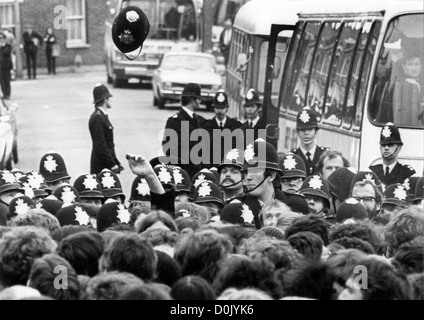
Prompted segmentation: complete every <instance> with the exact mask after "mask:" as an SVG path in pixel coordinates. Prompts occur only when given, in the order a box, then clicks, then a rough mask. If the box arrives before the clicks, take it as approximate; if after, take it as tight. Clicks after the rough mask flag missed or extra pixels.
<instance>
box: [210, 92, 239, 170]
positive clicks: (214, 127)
mask: <svg viewBox="0 0 424 320" xmlns="http://www.w3.org/2000/svg"><path fill="white" fill-rule="evenodd" d="M212 105H213V107H214V111H215V116H214V117H213V118H212V119H210V120H208V121H207V122H206V123H205V125H204V126H203V129H205V130H207V131H208V134H209V137H210V148H209V150H210V152H209V156H210V159H211V161H210V164H211V166H213V167H217V166H218V165H219V164H220V163H221V160H222V158H223V157H224V155H225V154H226V152H228V151H229V150H230V149H231V148H232V147H236V144H237V141H234V140H235V139H236V138H234V139H233V138H232V133H233V131H234V130H235V129H237V128H239V127H240V126H241V123H240V121H238V120H236V119H233V118H230V117H228V116H227V112H228V106H229V105H228V97H227V94H226V93H225V92H224V90H220V91H218V92H217V93H216V94H215V97H214V100H213V102H212ZM225 129H228V130H229V131H228V130H226V131H223V130H225ZM240 133H241V130H240ZM228 137H230V138H231V141H227V143H231V146H230V147H227V148H225V143H226V140H228ZM240 138H241V139H242V135H241V134H240ZM219 140H220V141H219ZM240 143H241V142H240ZM219 146H221V148H219ZM218 152H220V153H219V154H218Z"/></svg>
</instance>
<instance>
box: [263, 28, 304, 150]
mask: <svg viewBox="0 0 424 320" xmlns="http://www.w3.org/2000/svg"><path fill="white" fill-rule="evenodd" d="M294 30H295V26H293V25H287V24H273V25H272V26H271V34H270V37H269V44H268V56H267V64H266V65H267V70H266V73H265V87H264V98H263V107H262V117H264V118H265V119H266V122H267V141H268V142H270V143H271V144H272V145H274V147H275V148H277V142H278V138H279V136H280V130H279V126H278V124H279V114H280V110H279V106H278V98H279V97H278V96H275V95H273V92H275V91H277V92H278V89H277V90H275V88H279V87H280V84H281V83H278V81H276V80H280V81H281V80H282V79H283V78H284V77H285V74H284V73H283V70H285V68H284V66H285V65H286V59H281V58H280V57H279V55H278V50H279V44H280V45H281V42H280V41H279V39H291V36H292V34H293V31H294ZM292 40H293V39H292ZM285 46H286V48H287V46H289V43H288V41H287V42H286V44H285ZM288 55H290V52H288ZM284 58H285V56H284ZM296 139H297V136H296Z"/></svg>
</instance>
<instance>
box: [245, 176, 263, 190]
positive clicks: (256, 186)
mask: <svg viewBox="0 0 424 320" xmlns="http://www.w3.org/2000/svg"><path fill="white" fill-rule="evenodd" d="M266 178H268V177H264V178H263V179H262V181H261V182H260V183H259V184H258V185H257V186H256V187H254V188H253V189H247V188H246V190H245V192H244V193H250V192H252V191H255V190H256V189H258V188H259V187H260V186H261V185H262V184H263V183H264V182H265V180H266Z"/></svg>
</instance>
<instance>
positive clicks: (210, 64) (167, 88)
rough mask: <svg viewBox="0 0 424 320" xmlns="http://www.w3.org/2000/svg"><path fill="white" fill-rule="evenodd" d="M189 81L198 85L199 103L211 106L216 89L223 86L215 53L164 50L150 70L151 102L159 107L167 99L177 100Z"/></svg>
mask: <svg viewBox="0 0 424 320" xmlns="http://www.w3.org/2000/svg"><path fill="white" fill-rule="evenodd" d="M189 82H194V83H197V84H199V85H200V87H201V89H202V91H201V92H202V98H201V100H202V103H203V104H205V105H206V107H207V109H211V104H212V101H213V98H214V96H215V94H216V92H217V91H218V90H219V89H221V88H222V76H221V75H220V73H219V70H218V68H217V61H216V58H215V56H214V55H212V54H209V53H202V52H189V51H169V52H167V53H166V54H165V55H164V56H163V58H162V60H161V62H160V64H159V67H158V68H157V69H156V70H154V72H153V79H152V89H153V105H154V106H157V107H159V109H162V108H164V107H165V105H166V103H168V102H174V103H175V102H179V101H180V99H181V93H182V91H183V89H184V87H185V85H186V84H187V83H189Z"/></svg>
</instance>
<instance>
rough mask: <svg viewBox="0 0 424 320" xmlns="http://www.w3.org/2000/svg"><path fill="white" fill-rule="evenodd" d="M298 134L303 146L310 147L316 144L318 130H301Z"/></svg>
mask: <svg viewBox="0 0 424 320" xmlns="http://www.w3.org/2000/svg"><path fill="white" fill-rule="evenodd" d="M297 133H298V135H299V138H300V141H301V142H302V144H303V145H310V144H312V143H314V142H315V137H316V134H317V130H316V129H315V128H308V129H299V130H297Z"/></svg>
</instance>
